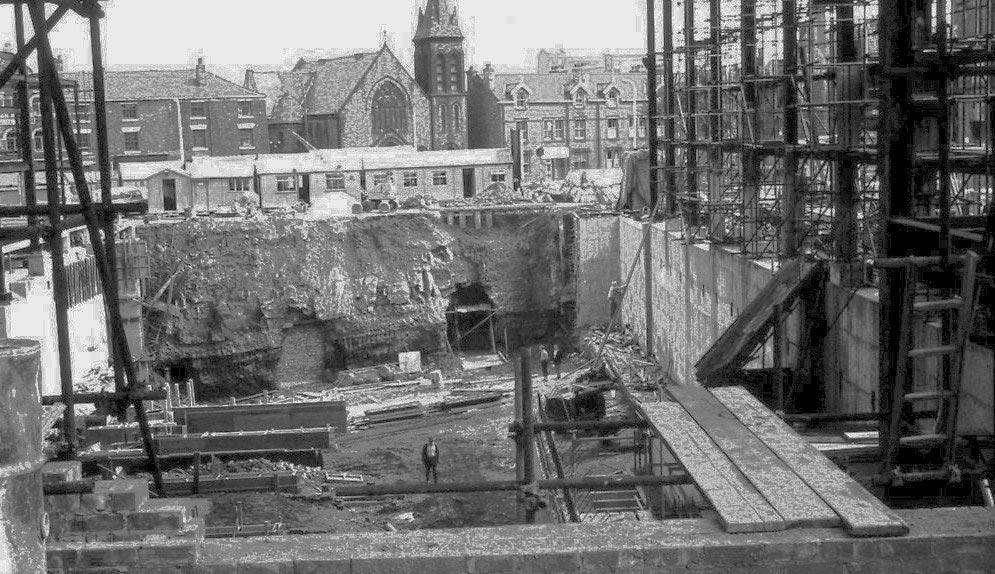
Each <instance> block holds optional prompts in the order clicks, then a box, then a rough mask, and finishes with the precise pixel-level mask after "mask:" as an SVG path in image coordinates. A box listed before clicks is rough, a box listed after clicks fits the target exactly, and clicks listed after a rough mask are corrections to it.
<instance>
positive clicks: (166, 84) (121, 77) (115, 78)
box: [62, 69, 262, 102]
mask: <svg viewBox="0 0 995 574" xmlns="http://www.w3.org/2000/svg"><path fill="white" fill-rule="evenodd" d="M62 76H63V77H65V78H66V79H73V80H76V81H78V82H79V87H80V89H81V90H92V89H93V72H66V73H63V74H62ZM104 83H105V85H106V90H107V100H108V101H125V102H128V101H137V100H172V99H175V98H179V99H181V100H201V99H204V100H208V99H219V98H245V99H253V98H260V97H262V94H260V93H258V92H253V91H252V90H249V89H246V88H244V87H242V86H240V85H238V84H236V83H235V82H231V81H228V80H226V79H224V78H222V77H221V76H218V75H215V74H212V73H211V72H208V71H205V70H202V71H201V82H200V84H198V83H197V79H196V71H195V70H193V69H186V70H129V71H108V72H106V73H105V74H104Z"/></svg>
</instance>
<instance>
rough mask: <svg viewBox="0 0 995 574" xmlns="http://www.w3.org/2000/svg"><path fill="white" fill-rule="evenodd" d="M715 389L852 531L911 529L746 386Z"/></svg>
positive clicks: (889, 533)
mask: <svg viewBox="0 0 995 574" xmlns="http://www.w3.org/2000/svg"><path fill="white" fill-rule="evenodd" d="M711 392H712V394H713V395H714V396H715V398H717V399H718V400H719V402H721V403H722V404H723V405H724V406H725V407H726V408H727V409H729V411H730V412H732V413H733V414H734V415H735V416H736V418H738V419H739V421H740V422H742V423H743V424H744V425H745V426H746V427H747V428H749V429H750V431H752V432H753V434H754V435H756V437H757V438H759V439H760V440H761V441H763V443H764V444H765V445H766V446H767V447H768V448H769V449H770V450H771V451H772V452H773V453H774V454H776V455H777V456H778V457H779V458H780V459H781V460H782V461H783V462H784V463H785V464H787V465H788V466H789V467H790V468H791V470H793V471H794V472H795V474H797V475H798V476H799V477H800V478H801V479H802V480H803V481H804V482H805V484H807V485H808V486H809V487H810V488H811V489H812V490H813V491H814V492H816V493H817V494H818V495H819V496H820V497H821V498H822V500H823V501H824V502H825V503H826V504H827V505H829V507H830V508H832V509H833V511H835V512H836V514H838V515H839V517H840V518H841V519H842V521H843V523H844V525H845V527H846V530H847V532H848V533H849V534H850V535H851V536H901V535H905V534H908V532H909V527H908V525H906V524H905V523H904V522H903V521H902V520H901V519H900V518H899V517H898V515H896V514H895V513H894V512H892V511H891V509H889V508H888V507H887V506H885V505H884V503H882V502H881V501H880V500H878V499H877V498H875V497H874V496H873V495H872V494H871V493H869V492H867V490H865V489H864V488H863V487H862V486H861V485H860V484H858V483H857V482H856V481H855V480H853V479H852V478H851V477H850V476H849V475H847V474H846V473H845V472H843V471H842V470H840V468H839V467H838V466H836V465H835V464H833V463H832V462H831V461H830V460H829V459H827V458H826V457H825V456H823V455H822V454H821V453H820V452H819V451H818V450H816V449H815V447H813V446H812V445H810V444H809V443H808V442H806V441H805V440H804V439H802V438H801V437H800V436H798V434H797V433H795V432H794V431H793V430H792V429H791V427H789V426H788V425H787V424H786V423H785V422H784V421H782V420H781V419H780V418H778V417H777V416H776V415H775V414H774V413H772V412H771V411H770V410H769V409H767V408H766V407H765V406H764V405H763V404H762V403H761V402H760V401H758V400H757V399H756V398H754V397H753V395H751V394H750V393H749V392H748V391H747V390H746V389H743V388H742V387H725V388H717V389H712V390H711ZM682 462H683V461H682ZM689 472H690V469H689ZM696 478H697V477H696Z"/></svg>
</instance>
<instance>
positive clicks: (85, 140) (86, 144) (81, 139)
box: [76, 133, 90, 153]
mask: <svg viewBox="0 0 995 574" xmlns="http://www.w3.org/2000/svg"><path fill="white" fill-rule="evenodd" d="M76 145H77V146H79V151H81V152H84V153H85V152H88V151H90V134H88V133H80V134H78V135H77V136H76Z"/></svg>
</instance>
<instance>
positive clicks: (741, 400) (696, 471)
mask: <svg viewBox="0 0 995 574" xmlns="http://www.w3.org/2000/svg"><path fill="white" fill-rule="evenodd" d="M667 390H668V392H669V393H670V395H671V396H672V397H673V398H674V401H673V402H671V401H662V402H657V403H641V404H640V405H639V408H640V409H641V410H642V411H643V414H644V415H645V417H646V419H647V421H649V423H650V425H651V426H652V427H653V428H654V429H655V430H656V432H657V434H659V436H660V437H661V438H662V439H663V440H664V442H665V443H666V444H667V446H668V447H669V448H670V450H671V451H672V452H673V453H674V455H675V456H676V457H677V459H678V460H679V461H680V463H681V464H682V465H683V466H684V468H685V469H686V470H687V472H688V473H689V474H690V475H691V477H692V478H693V479H694V481H695V483H696V484H697V485H698V487H699V489H700V490H701V491H702V493H703V494H704V495H705V497H707V498H708V500H709V501H710V502H711V503H712V505H713V506H714V507H715V510H716V513H717V514H718V515H719V519H720V521H721V523H722V525H723V527H724V528H725V530H726V531H727V532H767V531H775V530H783V529H785V528H792V527H837V526H843V527H844V528H845V529H846V531H847V532H848V533H850V534H851V535H853V536H900V535H904V534H907V533H908V526H906V525H905V523H904V522H902V521H901V519H899V518H898V516H897V515H896V514H895V513H893V512H892V511H891V510H890V509H888V507H887V506H885V505H884V504H883V503H882V502H881V501H879V500H878V499H877V498H875V497H874V496H873V495H872V494H871V493H869V492H867V491H866V490H865V489H864V488H863V487H862V486H860V484H858V483H857V482H856V481H854V480H853V479H852V478H850V476H848V475H847V474H846V473H845V472H843V471H842V470H840V469H839V467H837V466H836V465H835V464H834V463H833V462H831V461H830V460H829V459H827V458H826V457H825V456H823V455H822V454H821V453H819V451H818V450H816V449H815V448H814V447H813V446H811V445H810V444H809V443H808V442H807V441H805V440H804V439H803V438H802V437H800V436H799V435H798V434H796V433H795V432H794V431H793V430H792V429H791V427H789V426H788V425H787V424H785V423H784V422H783V421H782V420H781V419H780V418H778V417H777V416H776V415H775V414H774V413H772V412H771V411H770V410H768V409H767V408H766V407H765V406H764V405H763V404H762V403H761V402H760V401H758V400H757V399H756V398H754V397H753V396H752V395H751V394H750V393H749V392H748V391H746V390H745V389H743V388H741V387H724V388H717V389H711V390H708V389H704V388H701V387H690V386H681V385H671V386H669V387H667Z"/></svg>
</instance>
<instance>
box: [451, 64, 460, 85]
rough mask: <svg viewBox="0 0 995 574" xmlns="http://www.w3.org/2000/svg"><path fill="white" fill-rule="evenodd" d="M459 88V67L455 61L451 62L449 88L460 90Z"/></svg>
mask: <svg viewBox="0 0 995 574" xmlns="http://www.w3.org/2000/svg"><path fill="white" fill-rule="evenodd" d="M459 89H460V87H459V68H458V67H457V65H456V62H455V61H453V62H449V90H450V91H453V92H458V91H459Z"/></svg>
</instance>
